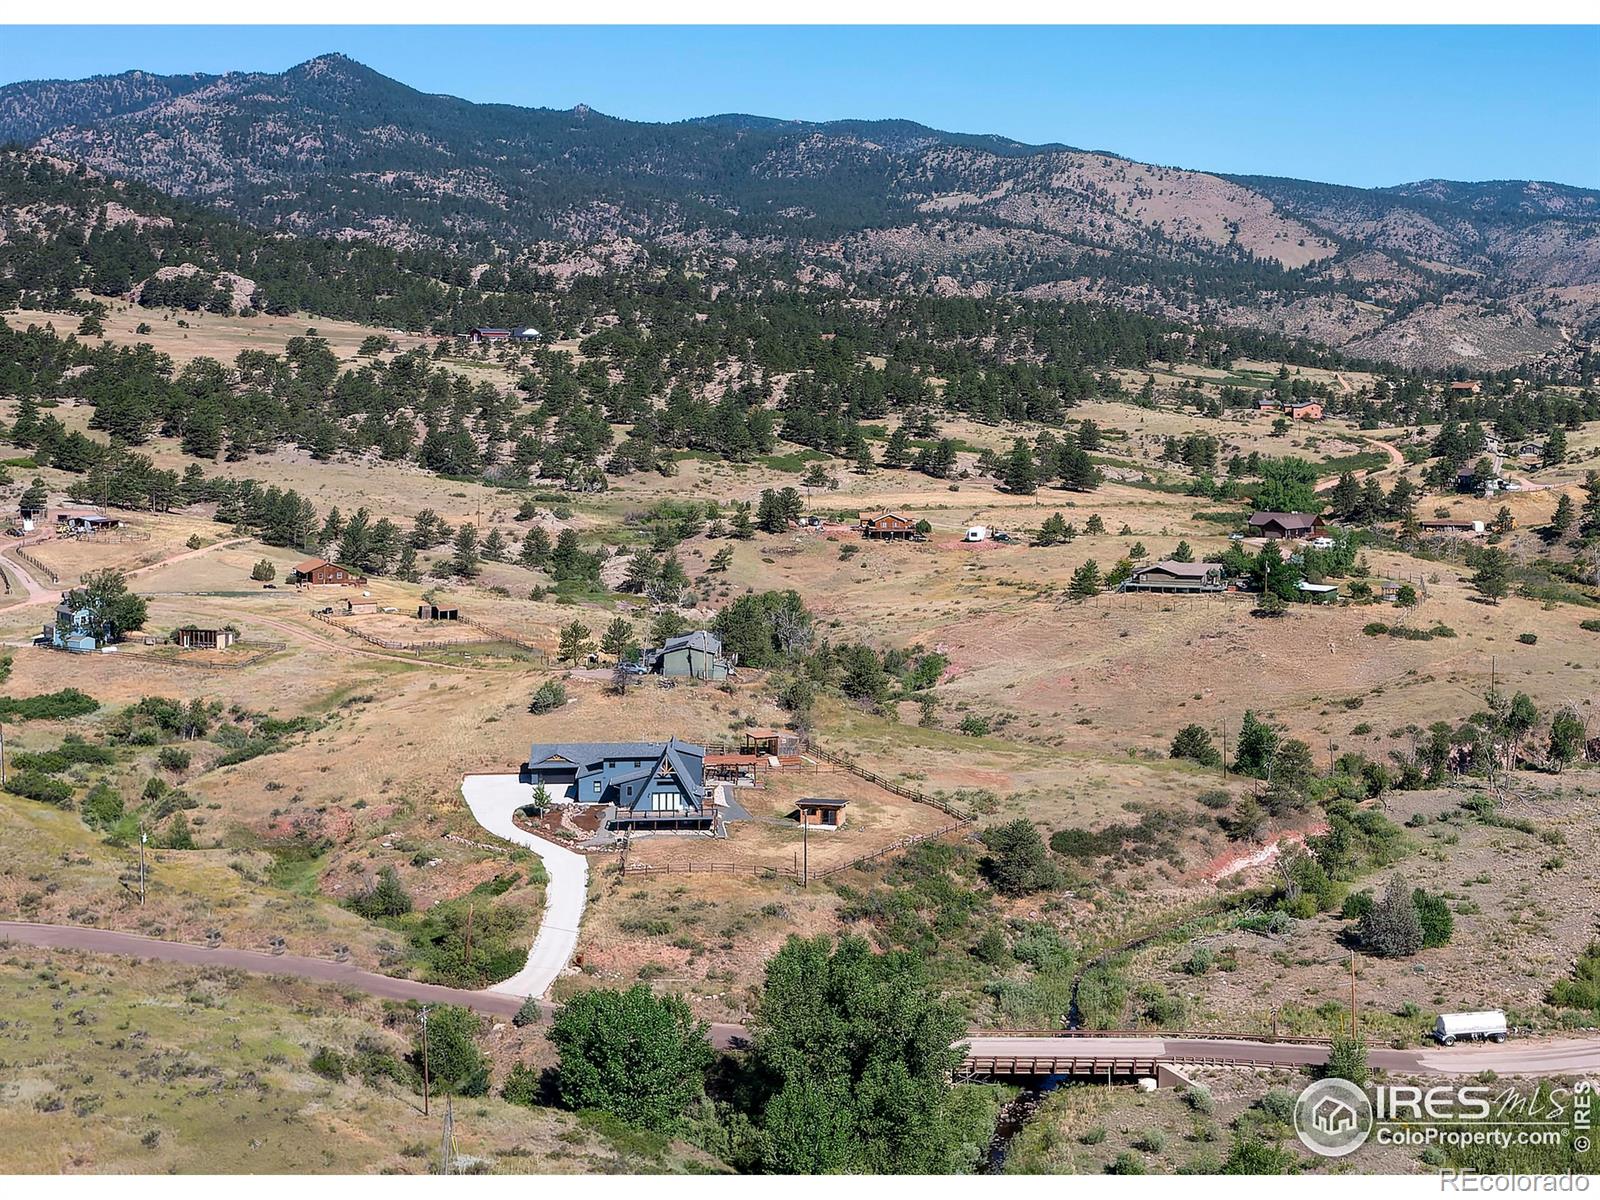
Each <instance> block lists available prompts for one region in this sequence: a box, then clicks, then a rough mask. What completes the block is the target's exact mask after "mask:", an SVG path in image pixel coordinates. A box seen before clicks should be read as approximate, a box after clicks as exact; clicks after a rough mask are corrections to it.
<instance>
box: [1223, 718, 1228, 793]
mask: <svg viewBox="0 0 1600 1200" xmlns="http://www.w3.org/2000/svg"><path fill="white" fill-rule="evenodd" d="M1222 778H1223V779H1227V778H1228V718H1227V717H1223V718H1222Z"/></svg>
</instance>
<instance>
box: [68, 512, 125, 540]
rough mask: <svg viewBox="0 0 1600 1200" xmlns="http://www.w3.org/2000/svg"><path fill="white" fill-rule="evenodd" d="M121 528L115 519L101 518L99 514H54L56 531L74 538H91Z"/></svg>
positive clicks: (120, 524) (120, 523) (119, 522)
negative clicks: (86, 536)
mask: <svg viewBox="0 0 1600 1200" xmlns="http://www.w3.org/2000/svg"><path fill="white" fill-rule="evenodd" d="M121 527H122V522H121V521H120V520H118V519H117V518H116V517H106V516H101V515H100V514H99V513H93V512H70V511H64V512H59V513H57V514H56V531H57V532H58V533H64V534H70V535H72V536H74V537H83V536H85V535H88V536H93V535H94V534H97V533H106V532H108V531H110V530H112V529H120V528H121Z"/></svg>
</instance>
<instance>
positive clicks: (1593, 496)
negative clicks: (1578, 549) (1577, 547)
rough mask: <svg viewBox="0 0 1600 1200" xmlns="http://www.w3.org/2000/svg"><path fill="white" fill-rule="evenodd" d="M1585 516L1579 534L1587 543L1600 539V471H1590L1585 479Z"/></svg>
mask: <svg viewBox="0 0 1600 1200" xmlns="http://www.w3.org/2000/svg"><path fill="white" fill-rule="evenodd" d="M1583 494H1584V495H1585V496H1586V497H1587V499H1585V500H1584V502H1583V516H1582V518H1581V519H1580V520H1579V522H1578V533H1579V534H1581V535H1582V537H1583V538H1584V540H1585V541H1589V540H1592V539H1595V538H1600V471H1590V472H1589V473H1588V474H1587V475H1585V476H1584V479H1583Z"/></svg>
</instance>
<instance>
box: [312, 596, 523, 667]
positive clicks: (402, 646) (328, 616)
mask: <svg viewBox="0 0 1600 1200" xmlns="http://www.w3.org/2000/svg"><path fill="white" fill-rule="evenodd" d="M311 615H312V616H313V617H315V618H316V619H317V620H319V621H321V622H322V623H323V624H325V625H331V626H333V628H335V629H337V630H338V631H339V632H340V633H348V634H349V635H350V636H351V637H358V638H360V639H361V640H362V641H364V642H366V643H368V644H369V645H373V646H377V647H379V648H381V649H384V650H459V649H461V648H463V647H467V646H495V645H499V644H501V643H510V644H511V645H514V646H517V647H518V648H520V649H523V650H527V651H528V652H529V653H531V654H534V655H536V656H538V658H539V661H540V662H541V663H542V662H547V661H549V659H548V656H547V655H546V654H545V652H544V651H543V650H542V649H540V648H539V647H538V646H534V645H531V644H529V643H527V642H524V641H522V640H520V639H518V638H514V637H509V636H507V635H505V634H502V633H498V632H496V631H495V630H492V629H489V628H488V627H486V626H483V625H480V624H478V623H477V622H476V621H469V620H467V619H466V618H465V617H463V618H462V619H461V623H462V624H463V625H471V626H472V627H473V628H474V629H478V630H481V631H483V632H485V633H490V634H493V635H494V636H492V637H481V638H457V639H455V640H454V641H427V642H402V641H397V640H395V639H393V638H381V637H378V636H377V635H376V634H372V633H368V632H367V631H366V630H364V629H356V628H354V627H353V626H350V625H343V624H340V623H339V622H338V621H336V620H334V618H335V617H336V616H337V615H338V614H337V613H325V612H323V611H321V610H320V609H315V608H314V609H312V610H311Z"/></svg>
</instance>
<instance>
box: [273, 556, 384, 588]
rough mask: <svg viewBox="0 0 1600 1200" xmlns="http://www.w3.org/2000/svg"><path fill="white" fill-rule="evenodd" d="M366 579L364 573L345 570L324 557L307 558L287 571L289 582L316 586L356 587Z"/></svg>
mask: <svg viewBox="0 0 1600 1200" xmlns="http://www.w3.org/2000/svg"><path fill="white" fill-rule="evenodd" d="M366 581H367V577H366V576H365V575H357V574H356V573H355V572H354V571H350V570H346V569H345V568H344V567H341V566H339V565H337V564H336V563H331V562H329V561H328V560H327V559H325V558H308V559H306V561H305V562H303V563H297V564H295V566H294V568H293V569H292V570H290V572H289V582H290V583H302V584H311V585H312V586H316V587H320V586H324V585H329V584H331V585H333V586H336V587H357V586H359V585H360V584H363V583H366Z"/></svg>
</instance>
